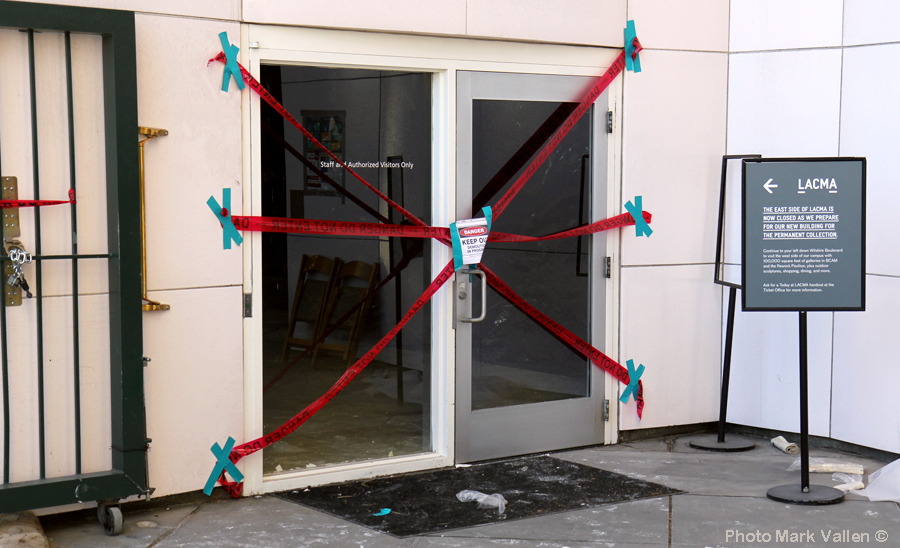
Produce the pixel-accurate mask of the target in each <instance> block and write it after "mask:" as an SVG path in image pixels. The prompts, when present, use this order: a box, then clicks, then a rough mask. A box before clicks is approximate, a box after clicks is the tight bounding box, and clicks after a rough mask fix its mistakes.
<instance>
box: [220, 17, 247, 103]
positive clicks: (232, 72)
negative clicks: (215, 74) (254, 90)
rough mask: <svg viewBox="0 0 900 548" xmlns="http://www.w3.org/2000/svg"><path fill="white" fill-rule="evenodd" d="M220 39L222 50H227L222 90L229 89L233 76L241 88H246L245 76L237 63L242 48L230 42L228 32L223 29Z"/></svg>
mask: <svg viewBox="0 0 900 548" xmlns="http://www.w3.org/2000/svg"><path fill="white" fill-rule="evenodd" d="M219 40H220V41H221V42H222V51H223V52H225V72H224V73H223V74H222V91H228V84H229V83H231V77H232V76H233V77H234V79H235V81H236V82H237V85H238V88H239V89H244V77H243V76H242V75H241V67H239V66H238V64H237V54H238V52H239V51H241V48H239V47H237V46H232V45H231V44H230V43H228V33H227V32H225V31H222V32H220V33H219Z"/></svg>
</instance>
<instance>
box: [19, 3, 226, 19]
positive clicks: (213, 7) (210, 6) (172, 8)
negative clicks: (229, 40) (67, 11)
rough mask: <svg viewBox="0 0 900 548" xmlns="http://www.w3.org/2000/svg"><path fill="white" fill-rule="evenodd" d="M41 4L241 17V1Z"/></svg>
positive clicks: (198, 15)
mask: <svg viewBox="0 0 900 548" xmlns="http://www.w3.org/2000/svg"><path fill="white" fill-rule="evenodd" d="M16 1H19V2H22V1H25V0H16ZM41 3H43V4H60V5H64V6H79V7H83V8H104V9H115V10H128V11H137V12H146V13H165V14H170V15H187V16H191V17H209V18H211V19H235V20H237V19H240V17H241V0H190V1H187V2H185V1H183V0H53V1H45V2H41Z"/></svg>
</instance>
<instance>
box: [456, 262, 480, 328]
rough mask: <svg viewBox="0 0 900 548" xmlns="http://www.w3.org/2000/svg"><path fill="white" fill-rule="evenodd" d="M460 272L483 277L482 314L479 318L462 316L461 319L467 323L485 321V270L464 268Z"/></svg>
mask: <svg viewBox="0 0 900 548" xmlns="http://www.w3.org/2000/svg"><path fill="white" fill-rule="evenodd" d="M459 273H460V274H469V275H471V276H478V277H479V278H481V316H478V317H477V318H460V319H459V321H461V322H466V323H478V322H480V321H483V320H484V318H485V317H486V316H487V276H485V274H484V271H481V270H478V269H477V268H473V269H462V270H460V271H459Z"/></svg>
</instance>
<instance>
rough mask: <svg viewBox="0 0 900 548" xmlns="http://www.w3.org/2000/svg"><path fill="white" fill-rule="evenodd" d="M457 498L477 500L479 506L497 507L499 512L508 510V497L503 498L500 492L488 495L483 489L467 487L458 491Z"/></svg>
mask: <svg viewBox="0 0 900 548" xmlns="http://www.w3.org/2000/svg"><path fill="white" fill-rule="evenodd" d="M456 498H458V499H459V502H472V501H473V500H474V501H477V502H478V507H479V508H496V509H497V513H498V514H502V513H503V512H505V511H506V499H505V498H503V495H501V494H500V493H494V494H493V495H486V494H484V493H482V492H481V491H472V490H471V489H465V490H463V491H460V492H459V493H457V494H456Z"/></svg>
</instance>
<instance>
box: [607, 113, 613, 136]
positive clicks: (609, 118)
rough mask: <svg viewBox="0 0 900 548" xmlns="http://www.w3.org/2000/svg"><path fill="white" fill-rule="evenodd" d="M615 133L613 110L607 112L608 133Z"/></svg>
mask: <svg viewBox="0 0 900 548" xmlns="http://www.w3.org/2000/svg"><path fill="white" fill-rule="evenodd" d="M612 132H613V112H612V111H611V110H607V111H606V133H612Z"/></svg>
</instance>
